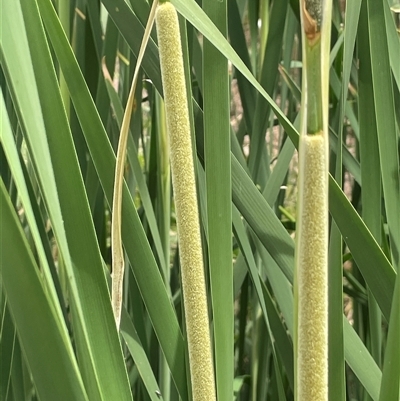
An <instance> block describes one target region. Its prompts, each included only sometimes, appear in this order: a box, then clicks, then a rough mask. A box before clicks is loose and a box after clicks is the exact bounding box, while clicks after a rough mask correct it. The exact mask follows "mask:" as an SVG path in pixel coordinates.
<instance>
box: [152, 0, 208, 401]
mask: <svg viewBox="0 0 400 401" xmlns="http://www.w3.org/2000/svg"><path fill="white" fill-rule="evenodd" d="M156 23H157V36H158V46H159V51H160V64H161V75H162V82H163V90H164V101H165V108H166V120H167V128H168V133H169V143H170V159H171V170H172V184H173V188H174V199H175V210H176V220H177V228H178V239H179V251H180V262H181V275H182V285H183V300H184V306H185V318H186V330H187V339H188V348H189V364H190V372H191V382H192V392H193V401H214V400H215V399H216V396H215V383H214V371H213V363H212V356H211V341H210V331H209V321H208V312H207V298H206V289H205V280H204V270H203V255H202V248H201V239H200V227H199V216H198V206H197V196H196V185H195V177H194V166H193V156H192V145H191V136H190V123H189V112H188V105H187V98H186V86H185V75H184V69H183V59H182V49H181V40H180V33H179V23H178V16H177V13H176V10H175V8H174V6H173V5H172V4H170V3H168V2H165V3H162V4H160V5H159V6H158V8H157V13H156Z"/></svg>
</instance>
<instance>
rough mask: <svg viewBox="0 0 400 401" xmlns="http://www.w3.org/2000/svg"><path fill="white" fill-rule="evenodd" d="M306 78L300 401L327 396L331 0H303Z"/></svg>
mask: <svg viewBox="0 0 400 401" xmlns="http://www.w3.org/2000/svg"><path fill="white" fill-rule="evenodd" d="M300 7H301V23H302V28H303V42H302V43H303V82H302V105H301V107H302V109H301V121H302V122H301V131H300V149H299V200H298V218H297V232H296V236H297V238H296V241H297V244H296V245H297V247H296V271H295V308H296V310H295V320H296V322H295V323H296V324H295V331H296V332H295V383H296V386H295V399H296V400H297V401H309V400H313V401H327V400H328V145H329V143H328V89H329V87H328V77H329V42H330V24H331V7H332V5H331V0H307V1H305V0H303V1H301V5H300Z"/></svg>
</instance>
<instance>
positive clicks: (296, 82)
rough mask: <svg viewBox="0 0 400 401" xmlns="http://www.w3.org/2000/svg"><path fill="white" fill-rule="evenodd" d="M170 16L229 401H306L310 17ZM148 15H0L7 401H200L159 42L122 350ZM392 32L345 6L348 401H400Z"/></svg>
mask: <svg viewBox="0 0 400 401" xmlns="http://www.w3.org/2000/svg"><path fill="white" fill-rule="evenodd" d="M171 2H172V3H173V4H174V5H175V7H176V9H177V11H178V13H179V14H180V29H181V38H182V47H183V57H184V66H185V76H186V82H187V91H188V98H189V99H191V100H192V101H191V102H189V117H190V124H191V128H192V143H193V146H194V156H195V161H196V162H197V163H195V175H196V180H197V181H196V184H197V193H198V200H199V214H200V230H201V235H202V242H203V252H204V255H203V259H204V261H205V274H206V282H207V294H208V300H209V302H208V304H209V316H210V332H211V338H212V346H213V352H214V363H215V369H214V371H215V380H216V386H217V398H218V400H219V401H231V400H232V399H235V400H252V401H259V400H279V401H282V400H288V401H289V400H293V394H294V355H293V335H294V334H293V333H294V327H293V326H294V316H293V314H294V307H293V288H292V284H293V271H294V236H295V233H296V218H295V217H293V216H296V197H297V183H296V177H297V171H298V170H297V152H296V148H297V147H298V142H299V134H298V132H299V131H300V117H299V112H300V99H301V89H300V87H301V77H302V72H303V71H302V54H301V53H302V51H301V36H300V35H301V28H300V13H299V4H298V1H296V0H290V1H289V0H279V1H278V0H274V1H272V0H269V1H267V0H265V1H255V0H254V1H252V0H220V1H213V0H203V1H202V2H200V1H199V2H198V3H200V5H199V4H198V3H197V2H196V1H195V0H172V1H171ZM201 6H202V7H203V10H202V9H201V8H200V7H201ZM150 7H151V1H146V0H130V1H129V0H128V1H125V0H102V1H101V3H100V2H99V1H98V0H86V1H85V0H58V1H56V2H54V3H52V1H51V0H33V1H24V0H2V1H1V3H0V8H1V13H0V18H1V22H0V24H1V29H0V85H1V89H2V95H1V96H0V108H1V110H0V115H1V118H0V124H1V128H0V176H1V180H0V282H1V285H0V321H1V323H0V364H1V365H0V400H5V401H13V400H15V401H20V400H29V401H31V400H42V401H53V400H68V401H69V400H93V401H98V400H99V401H100V400H104V401H110V400H131V399H134V400H139V401H141V400H152V401H156V400H160V399H163V400H165V401H169V400H171V401H175V400H179V399H182V400H183V401H187V400H190V399H191V398H190V397H191V396H190V394H191V390H190V383H191V381H190V373H189V369H188V363H187V361H188V358H187V343H186V325H185V323H186V319H185V317H184V316H185V314H184V310H183V303H182V297H181V282H180V267H179V244H178V243H177V238H176V219H175V207H174V201H173V191H172V188H171V180H170V168H169V155H168V151H167V149H168V145H167V141H168V139H167V132H166V122H165V114H164V104H163V100H162V98H163V90H162V83H161V82H162V81H161V74H160V64H159V54H158V47H157V35H156V29H155V27H154V28H153V31H152V34H151V38H150V41H149V43H148V46H147V50H146V53H145V56H144V59H143V63H142V69H141V75H140V78H141V79H139V81H138V86H137V89H136V92H135V106H134V111H133V114H132V118H131V124H130V136H129V138H128V150H127V156H128V157H127V162H126V168H125V184H124V188H123V196H122V240H123V245H124V251H125V263H126V266H127V268H126V269H125V279H124V296H123V309H122V317H121V327H120V333H118V331H117V330H116V325H115V321H114V317H113V314H112V308H111V300H110V284H111V279H110V272H111V247H110V222H111V216H110V211H111V207H112V197H113V183H114V170H115V154H116V149H117V144H118V138H119V133H120V127H121V124H122V118H123V113H124V108H125V107H126V101H127V98H128V94H129V90H130V87H131V80H132V75H133V72H134V69H135V64H136V57H137V55H138V52H139V48H140V45H141V41H142V37H143V33H144V27H145V26H146V23H147V18H148V14H149V11H150ZM396 10H398V4H397V2H396V1H395V0H352V1H348V2H347V4H346V2H345V1H341V0H333V13H332V24H331V53H330V74H329V142H330V152H329V154H330V166H329V167H330V173H331V176H330V177H329V212H330V225H329V269H328V271H329V278H328V279H329V292H328V297H329V298H328V300H329V316H328V324H329V325H328V336H329V350H328V354H329V361H328V364H329V380H328V382H329V400H332V401H333V400H374V401H398V399H399V384H400V354H399V352H398V343H399V335H400V285H399V280H397V273H396V272H397V271H398V269H399V267H400V218H399V216H400V178H399V176H400V163H399V149H400V144H399V126H400V67H399V66H400V36H399V33H398V30H397V29H398V26H397V28H396V23H398V21H399V16H398V14H395V11H396ZM226 38H229V41H228V40H227V39H226ZM228 60H229V61H228Z"/></svg>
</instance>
